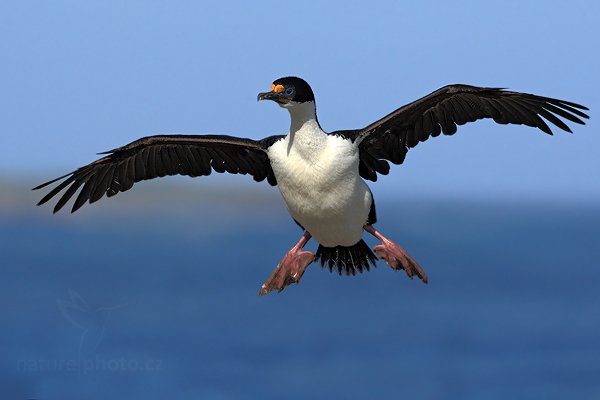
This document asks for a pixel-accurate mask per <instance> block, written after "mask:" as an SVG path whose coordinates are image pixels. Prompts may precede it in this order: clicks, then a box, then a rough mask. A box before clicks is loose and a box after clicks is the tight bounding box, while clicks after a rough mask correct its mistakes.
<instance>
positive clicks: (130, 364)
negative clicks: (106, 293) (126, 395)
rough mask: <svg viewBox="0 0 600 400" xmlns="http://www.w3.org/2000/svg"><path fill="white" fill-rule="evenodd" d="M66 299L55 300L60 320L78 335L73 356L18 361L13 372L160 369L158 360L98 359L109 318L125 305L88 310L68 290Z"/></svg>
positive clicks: (142, 370)
mask: <svg viewBox="0 0 600 400" xmlns="http://www.w3.org/2000/svg"><path fill="white" fill-rule="evenodd" d="M68 293H69V298H68V299H67V300H64V299H59V300H57V301H56V303H57V306H58V311H59V313H60V314H61V315H62V317H63V318H64V320H65V321H66V322H67V323H68V324H69V325H70V326H71V327H73V328H75V329H77V330H78V331H79V332H80V336H79V340H78V343H77V344H76V346H75V345H74V349H75V350H76V352H75V353H76V357H72V358H62V359H56V358H53V359H46V358H38V359H21V360H18V361H17V369H18V370H19V371H23V372H52V371H54V372H77V373H82V374H89V373H92V372H156V371H159V370H160V369H161V366H162V360H154V359H146V360H137V359H131V358H125V357H117V358H114V357H110V358H106V357H101V356H100V355H99V354H98V347H99V345H100V343H101V342H102V340H103V338H104V336H105V334H106V328H107V325H108V324H109V321H110V317H111V315H112V314H113V313H116V312H118V311H119V310H120V309H122V308H123V307H124V306H125V305H124V304H119V305H113V306H103V307H91V306H90V305H89V304H88V303H87V302H86V301H85V300H84V299H83V297H82V296H81V295H80V294H79V293H77V292H76V291H74V290H73V289H69V291H68Z"/></svg>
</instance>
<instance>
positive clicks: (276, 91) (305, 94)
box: [257, 76, 315, 106]
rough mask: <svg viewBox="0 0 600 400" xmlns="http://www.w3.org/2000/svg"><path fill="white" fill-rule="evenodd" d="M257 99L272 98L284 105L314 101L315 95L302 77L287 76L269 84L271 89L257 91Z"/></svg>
mask: <svg viewBox="0 0 600 400" xmlns="http://www.w3.org/2000/svg"><path fill="white" fill-rule="evenodd" d="M257 99H258V100H273V101H275V102H277V103H278V104H279V105H281V106H284V105H288V104H289V105H291V104H294V103H305V102H307V101H315V95H314V94H313V91H312V89H311V88H310V86H309V85H308V83H306V81H305V80H304V79H301V78H297V77H295V76H288V77H285V78H279V79H277V80H276V81H275V82H273V84H272V85H271V91H270V92H264V93H259V94H258V97H257Z"/></svg>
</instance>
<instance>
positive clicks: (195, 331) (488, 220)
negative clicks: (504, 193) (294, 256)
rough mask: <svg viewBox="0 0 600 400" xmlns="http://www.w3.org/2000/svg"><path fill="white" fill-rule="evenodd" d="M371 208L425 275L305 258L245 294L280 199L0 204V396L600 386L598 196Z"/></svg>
mask: <svg viewBox="0 0 600 400" xmlns="http://www.w3.org/2000/svg"><path fill="white" fill-rule="evenodd" d="M378 206H379V207H378V208H379V216H380V219H381V221H380V223H379V224H378V226H379V228H380V229H381V230H382V231H383V232H384V233H387V234H388V236H391V237H392V238H394V239H396V240H397V241H398V242H399V243H401V244H402V245H403V246H404V247H405V248H406V249H407V250H408V251H409V252H410V253H411V254H412V255H413V256H414V257H415V258H416V259H417V260H418V261H419V262H420V264H421V265H422V266H423V267H424V269H425V270H426V272H427V273H428V275H429V278H430V283H429V284H428V285H424V284H422V283H421V282H419V281H417V280H410V279H408V278H407V277H406V276H405V275H404V273H403V272H394V271H392V270H391V269H390V268H389V267H387V265H385V264H384V263H382V262H379V263H378V267H377V268H376V269H374V270H372V271H371V272H368V273H364V274H362V275H359V276H354V277H346V276H342V277H340V276H337V274H331V273H330V272H329V271H325V270H321V268H320V267H319V266H318V265H313V266H311V267H310V268H309V269H308V270H307V272H306V274H305V275H304V277H303V279H302V281H301V283H300V284H299V285H297V286H296V285H294V286H292V287H289V288H287V289H286V290H285V291H284V292H282V293H274V294H270V295H268V296H266V297H259V296H258V289H259V287H260V285H261V284H262V282H263V281H264V280H265V279H266V278H267V277H268V276H269V275H270V273H271V271H272V270H273V268H274V267H275V265H276V263H277V261H278V260H279V259H280V258H281V257H282V255H283V254H284V253H285V251H287V249H288V248H289V247H290V246H291V245H292V244H293V243H294V242H295V241H296V240H297V238H298V237H299V235H300V231H299V230H298V229H297V227H296V226H295V224H294V223H293V222H292V221H291V220H290V219H289V218H287V217H286V216H285V215H283V214H282V213H278V214H277V215H276V216H275V217H272V218H266V217H265V215H266V214H265V213H264V212H260V213H256V215H253V214H252V212H251V211H252V210H251V209H249V210H248V214H249V216H246V217H241V216H239V215H238V214H236V215H237V216H236V217H227V215H228V214H226V212H225V211H216V212H215V211H214V210H213V211H205V212H193V213H191V212H190V213H186V212H184V211H181V210H180V211H181V212H179V213H177V214H173V215H155V214H152V215H132V216H127V215H119V216H111V215H109V214H107V215H104V216H99V215H94V216H93V217H89V218H81V217H77V216H76V215H75V216H63V217H50V216H47V217H44V218H42V217H40V216H39V215H38V214H35V215H33V214H32V215H27V214H14V215H12V214H7V215H3V216H2V218H0V249H1V263H2V266H1V268H0V299H1V311H0V323H1V326H2V328H1V330H0V354H1V358H0V397H1V398H3V399H25V398H36V399H57V400H58V399H61V400H69V399H74V400H75V399H77V400H79V399H179V398H186V399H189V398H192V399H199V398H206V399H238V398H263V399H270V398H286V399H307V398H315V399H316V398H332V397H333V398H347V399H350V398H356V399H363V398H378V399H386V398H389V399H392V398H393V399H397V398H419V399H507V398H511V399H535V398H540V399H565V398H578V399H593V398H600V208H598V207H594V206H581V205H573V204H562V205H561V204H554V205H548V204H545V205H544V204H533V203H529V204H518V203H514V202H513V203H511V204H508V205H507V204H504V205H503V204H501V203H499V202H498V203H493V204H492V203H477V202H473V203H470V204H462V203H460V202H458V201H454V202H444V201H426V200H423V201H417V200H415V201H412V200H411V201H410V202H397V203H396V202H389V203H385V202H383V203H381V204H378ZM46 211H47V210H46ZM82 215H85V213H83V214H82ZM222 220H227V223H226V224H225V226H220V225H223V224H221V223H220V222H221V221H222ZM368 241H369V244H370V245H374V244H375V241H373V240H370V239H369V240H368ZM311 246H312V247H311ZM311 246H309V248H312V249H314V244H312V245H311Z"/></svg>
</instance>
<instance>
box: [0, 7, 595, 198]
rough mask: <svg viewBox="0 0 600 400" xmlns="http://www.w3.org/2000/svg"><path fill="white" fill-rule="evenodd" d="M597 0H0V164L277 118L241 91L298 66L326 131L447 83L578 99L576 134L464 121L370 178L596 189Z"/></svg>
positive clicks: (425, 185) (504, 188) (509, 188)
mask: <svg viewBox="0 0 600 400" xmlns="http://www.w3.org/2000/svg"><path fill="white" fill-rule="evenodd" d="M599 4H600V3H598V2H593V1H588V2H584V1H570V2H551V1H530V2H516V1H515V2H511V1H501V2H500V1H498V2H347V1H345V2H337V3H336V2H294V3H292V2H283V1H277V2H275V1H273V2H225V1H223V2H215V3H212V4H204V3H203V2H198V1H177V2H170V1H160V2H158V1H106V0H105V1H59V0H54V1H52V2H40V1H23V0H20V1H6V0H2V1H1V2H0V53H1V54H2V62H0V83H1V87H2V90H1V91H0V130H1V131H2V136H1V137H2V139H3V146H2V154H1V157H0V177H5V178H6V177H10V176H15V175H17V176H29V177H32V176H33V177H41V178H52V177H54V176H55V175H57V174H62V173H64V172H67V171H70V170H72V169H74V168H75V167H78V166H80V165H82V164H85V163H87V162H90V161H93V160H94V158H95V153H96V152H98V151H102V150H106V149H110V148H114V147H115V146H118V145H122V144H125V143H128V142H130V141H132V140H134V139H136V138H138V137H141V136H146V135H151V134H159V133H227V134H232V135H239V136H246V137H251V138H260V137H264V136H269V135H272V134H277V133H284V132H285V131H286V130H287V128H288V125H289V122H288V116H287V113H285V112H284V111H283V110H281V109H279V108H278V107H276V106H275V105H274V104H264V103H257V102H256V94H257V93H258V92H259V91H264V90H265V89H266V88H268V87H269V86H270V83H271V81H273V80H274V79H276V78H278V77H280V76H286V75H298V76H302V77H304V78H305V79H306V80H308V81H309V83H311V85H312V86H313V89H314V91H315V93H316V96H317V106H318V111H319V119H320V121H321V124H322V125H323V127H324V128H325V129H326V130H336V129H342V128H357V127H362V126H365V125H367V124H369V123H370V122H372V121H373V120H375V119H377V118H379V117H381V116H383V115H385V114H386V113H388V112H390V111H392V110H393V109H395V108H397V107H399V106H401V105H402V104H405V103H407V102H410V101H412V100H414V99H417V98H419V97H421V96H423V95H425V94H427V93H429V92H431V91H433V90H435V89H437V88H438V87H440V86H443V85H445V84H448V83H468V84H475V85H487V86H501V87H508V88H510V89H513V90H519V91H526V92H532V93H536V94H541V95H546V96H550V97H557V98H561V99H565V100H571V101H575V102H580V103H582V104H585V105H587V106H588V107H590V108H591V109H592V111H591V115H592V120H591V121H590V123H589V124H588V125H587V126H585V127H581V126H575V129H574V131H575V135H569V134H563V133H562V132H561V133H559V132H557V133H559V134H557V135H555V136H554V137H547V136H545V135H544V134H543V133H541V132H538V131H536V130H534V129H532V128H526V127H522V126H517V127H507V126H498V125H495V124H493V123H491V122H479V123H475V124H471V125H469V126H463V127H461V128H459V132H458V134H457V135H455V136H453V137H441V138H437V139H433V140H430V141H428V142H427V143H423V144H420V145H419V146H418V147H417V148H415V149H413V150H411V151H410V152H409V155H408V158H407V160H406V162H405V164H404V165H402V166H397V167H395V168H394V169H393V172H392V174H391V175H390V176H388V177H386V178H383V179H382V180H381V181H380V183H378V184H377V185H376V186H373V187H374V191H375V192H376V193H377V192H385V193H393V194H398V195H404V196H405V195H407V194H410V195H419V194H426V195H435V196H437V195H439V196H453V197H463V196H482V197H492V198H501V199H502V198H511V199H540V198H543V199H547V198H548V199H577V200H586V201H589V200H592V201H597V200H600V187H599V185H598V173H599V172H600V157H598V156H599V153H600V133H599V132H598V124H597V120H598V118H594V117H596V116H595V110H598V109H600V95H599V89H600V77H599V74H598V71H600V65H599V64H600V63H599V53H598V39H597V38H598V37H600V28H599V27H598V25H599V24H598V15H600V6H599ZM594 38H595V39H594ZM244 178H245V177H237V178H233V177H226V176H219V177H218V178H213V177H210V178H209V179H207V182H226V181H230V182H232V183H234V184H237V183H238V182H239V183H240V184H241V183H242V182H246V181H249V180H248V179H247V178H246V179H244ZM186 182H190V183H192V182H193V183H196V184H200V182H199V180H196V181H192V180H187V181H186Z"/></svg>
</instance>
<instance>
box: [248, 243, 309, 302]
mask: <svg viewBox="0 0 600 400" xmlns="http://www.w3.org/2000/svg"><path fill="white" fill-rule="evenodd" d="M310 238H311V235H310V233H308V231H304V234H303V235H302V237H301V238H300V240H299V241H298V243H296V245H295V246H294V247H292V248H291V249H290V251H288V252H287V254H286V255H285V256H284V257H283V259H282V260H281V261H280V262H279V264H278V265H277V268H275V271H273V273H272V274H271V276H270V277H269V279H267V281H266V282H265V283H264V284H263V285H262V286H261V288H260V290H259V292H258V294H259V295H261V296H264V295H265V294H268V293H269V292H271V291H272V290H277V291H278V292H281V291H282V290H283V289H285V287H286V286H288V285H291V284H292V283H298V282H300V278H302V275H304V270H306V267H308V266H309V264H310V263H312V262H313V261H314V259H315V255H314V254H313V253H311V252H310V251H304V250H302V248H303V247H304V246H305V245H306V243H307V242H308V241H309V240H310Z"/></svg>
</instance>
